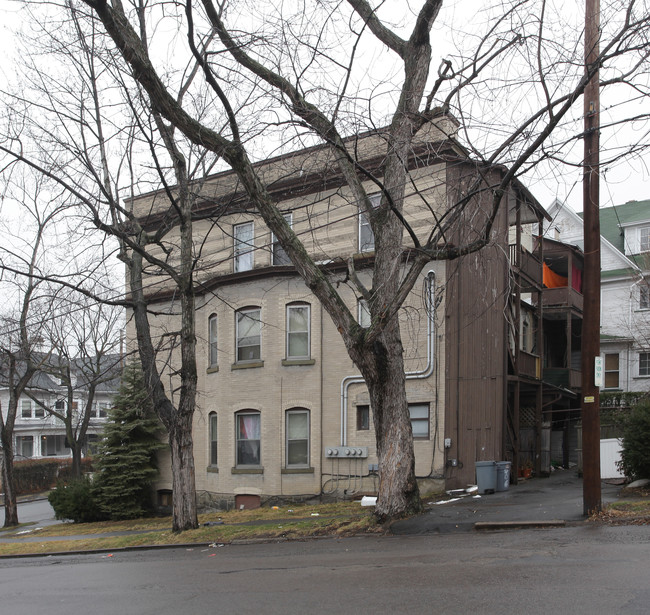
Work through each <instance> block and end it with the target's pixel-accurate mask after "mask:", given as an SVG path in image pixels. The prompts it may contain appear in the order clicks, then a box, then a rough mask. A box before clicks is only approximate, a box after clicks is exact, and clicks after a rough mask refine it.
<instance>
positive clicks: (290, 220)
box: [271, 213, 293, 267]
mask: <svg viewBox="0 0 650 615" xmlns="http://www.w3.org/2000/svg"><path fill="white" fill-rule="evenodd" d="M282 217H283V218H284V219H285V221H286V223H287V224H288V225H289V226H290V227H291V228H293V214H292V213H286V214H282ZM276 245H277V246H278V248H279V249H280V250H282V254H284V257H285V258H286V259H287V260H289V262H288V263H280V264H278V263H276V262H275V247H276ZM271 264H272V265H273V266H275V267H286V266H289V265H292V262H291V260H290V259H289V257H288V256H287V253H286V252H285V251H284V248H283V247H282V246H281V245H280V243H279V242H278V240H277V238H276V236H275V233H273V232H271Z"/></svg>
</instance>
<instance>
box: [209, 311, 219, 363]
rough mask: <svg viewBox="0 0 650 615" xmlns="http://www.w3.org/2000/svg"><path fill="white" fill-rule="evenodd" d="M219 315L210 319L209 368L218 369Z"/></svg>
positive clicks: (214, 315)
mask: <svg viewBox="0 0 650 615" xmlns="http://www.w3.org/2000/svg"><path fill="white" fill-rule="evenodd" d="M217 350H218V347H217V315H216V314H212V315H211V316H210V318H209V319H208V367H217Z"/></svg>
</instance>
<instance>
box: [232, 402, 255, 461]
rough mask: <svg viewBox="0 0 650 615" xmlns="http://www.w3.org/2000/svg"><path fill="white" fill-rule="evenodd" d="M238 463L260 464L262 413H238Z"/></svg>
mask: <svg viewBox="0 0 650 615" xmlns="http://www.w3.org/2000/svg"><path fill="white" fill-rule="evenodd" d="M236 416H237V465H238V466H259V465H260V462H261V458H260V433H261V432H260V415H259V413H255V414H248V413H245V414H237V415H236Z"/></svg>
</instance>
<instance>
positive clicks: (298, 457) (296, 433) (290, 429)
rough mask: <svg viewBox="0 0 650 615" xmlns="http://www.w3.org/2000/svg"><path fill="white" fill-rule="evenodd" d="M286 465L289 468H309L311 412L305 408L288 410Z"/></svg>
mask: <svg viewBox="0 0 650 615" xmlns="http://www.w3.org/2000/svg"><path fill="white" fill-rule="evenodd" d="M286 464H287V467H288V468H290V467H301V468H305V467H308V466H309V410H305V409H304V408H293V409H291V410H287V427H286Z"/></svg>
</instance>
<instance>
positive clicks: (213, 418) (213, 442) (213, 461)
mask: <svg viewBox="0 0 650 615" xmlns="http://www.w3.org/2000/svg"><path fill="white" fill-rule="evenodd" d="M208 421H209V423H210V465H211V466H216V465H217V460H218V459H217V413H216V412H210V414H209V416H208Z"/></svg>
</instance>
